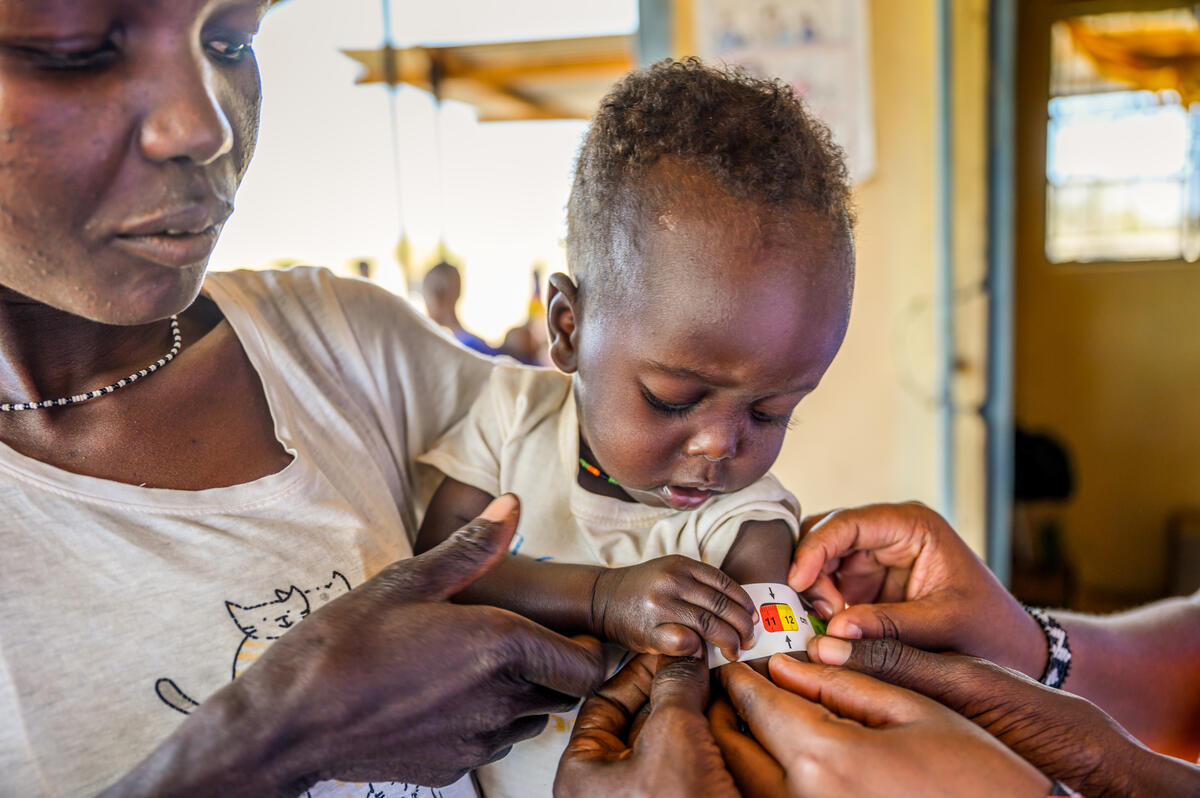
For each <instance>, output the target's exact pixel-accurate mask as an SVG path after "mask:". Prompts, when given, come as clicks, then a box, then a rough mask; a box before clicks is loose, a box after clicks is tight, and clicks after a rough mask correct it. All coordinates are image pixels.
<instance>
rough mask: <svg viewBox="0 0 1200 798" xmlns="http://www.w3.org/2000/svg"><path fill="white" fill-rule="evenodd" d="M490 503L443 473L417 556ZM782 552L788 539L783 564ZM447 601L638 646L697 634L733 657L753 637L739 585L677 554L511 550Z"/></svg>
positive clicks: (697, 642)
mask: <svg viewBox="0 0 1200 798" xmlns="http://www.w3.org/2000/svg"><path fill="white" fill-rule="evenodd" d="M491 500H492V496H490V495H489V494H488V493H486V492H485V491H482V490H479V489H478V488H474V487H472V486H470V485H466V484H464V483H462V482H458V481H457V480H454V479H450V478H447V479H446V480H445V481H444V482H443V483H442V485H441V487H439V488H438V490H437V493H435V494H434V496H433V500H432V501H431V502H430V505H429V509H428V511H427V512H426V513H425V520H424V522H423V523H422V524H421V531H420V533H419V534H418V535H417V543H416V551H417V553H418V554H419V553H421V552H424V551H427V550H428V549H430V548H432V547H433V546H435V545H437V544H438V543H440V542H441V541H442V540H444V539H445V538H446V537H448V536H449V535H450V533H452V532H453V531H454V530H456V529H459V528H460V527H462V526H463V525H465V524H466V523H468V522H470V521H471V520H472V519H474V518H475V517H476V516H478V515H479V513H480V511H482V509H483V508H484V507H486V506H487V504H488V502H490V501H491ZM738 537H739V539H740V538H741V537H742V534H739V536H738ZM752 537H753V536H752ZM789 540H790V535H789ZM790 555H791V549H790V543H789V547H788V552H787V553H785V554H784V555H783V559H782V562H783V566H782V568H783V569H784V570H785V571H786V567H787V564H788V562H789V557H790ZM454 598H455V600H456V601H459V602H462V603H472V604H490V605H492V606H496V607H503V608H505V609H508V610H512V611H513V612H517V613H519V614H521V615H524V616H525V617H526V618H529V619H531V620H534V621H537V622H538V623H540V624H543V625H545V626H549V627H550V628H552V629H556V630H558V631H560V632H563V633H566V634H572V633H577V632H585V633H588V634H594V635H598V636H600V637H603V638H605V639H608V640H613V641H615V642H618V643H620V644H622V645H624V646H626V647H627V648H630V649H633V650H634V651H640V652H646V653H660V654H675V655H688V654H695V653H697V652H699V651H701V650H703V646H702V643H701V641H702V640H703V641H707V642H709V643H712V644H713V645H715V646H717V647H718V648H720V649H722V650H723V651H728V652H729V653H732V654H735V655H736V651H737V649H738V646H739V644H743V645H749V643H750V640H751V636H752V634H753V621H752V613H753V610H754V605H753V603H752V602H751V601H750V597H749V596H747V595H746V592H745V591H744V590H742V589H741V588H740V587H739V586H738V583H737V582H736V581H734V580H732V579H730V578H729V577H728V576H726V575H725V574H724V573H722V572H721V571H719V570H717V569H716V568H713V567H712V566H709V565H705V564H704V563H701V562H697V561H695V560H692V559H689V558H687V557H682V556H670V557H659V558H657V559H655V560H650V561H649V562H645V563H640V564H638V565H633V566H630V567H627V568H603V567H600V566H593V565H570V564H566V563H558V562H538V561H536V560H531V559H529V558H528V557H522V556H510V557H505V558H503V559H502V560H501V561H500V562H499V563H498V564H497V565H496V566H495V567H494V568H493V569H492V570H491V571H489V572H488V573H487V574H486V575H485V576H484V577H483V578H481V579H479V580H477V581H476V582H474V583H473V584H471V585H470V586H469V587H467V588H466V589H464V590H463V591H462V592H460V593H459V594H458V595H456V596H455V597H454Z"/></svg>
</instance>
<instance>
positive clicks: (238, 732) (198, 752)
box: [101, 682, 289, 798]
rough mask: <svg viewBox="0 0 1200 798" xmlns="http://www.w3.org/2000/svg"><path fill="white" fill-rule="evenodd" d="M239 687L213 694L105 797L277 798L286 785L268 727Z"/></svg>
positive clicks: (274, 735) (103, 796)
mask: <svg viewBox="0 0 1200 798" xmlns="http://www.w3.org/2000/svg"><path fill="white" fill-rule="evenodd" d="M270 714H271V713H265V712H259V711H256V710H255V709H254V707H253V705H252V703H251V702H250V701H249V700H248V699H247V697H246V696H245V695H244V694H243V691H241V690H239V689H238V685H237V683H236V682H234V683H231V684H230V685H228V686H227V687H225V688H223V689H222V690H220V691H218V692H217V693H215V694H214V695H213V696H212V697H210V698H209V699H208V700H207V701H205V702H204V703H203V704H201V705H200V707H199V708H197V709H196V710H195V712H193V713H192V714H191V715H190V716H189V717H188V719H187V720H185V721H184V722H183V724H181V725H180V726H179V728H178V729H176V730H175V732H174V733H173V734H172V735H171V736H170V737H168V738H167V739H166V740H165V741H164V742H163V744H162V745H160V746H159V747H158V748H156V749H155V750H154V751H153V752H152V753H151V754H150V756H148V757H146V759H144V760H142V762H141V763H140V764H139V765H138V766H137V767H136V768H134V769H133V770H132V771H130V772H129V773H128V774H127V775H126V776H125V777H124V778H122V779H121V780H120V781H119V782H117V783H116V784H114V785H113V786H111V787H109V788H108V789H107V790H105V791H104V792H103V793H102V794H101V798H149V797H150V796H154V798H176V796H178V798H185V797H190V798H202V797H203V796H228V798H240V796H274V795H276V794H280V791H281V790H282V788H283V786H284V785H285V784H287V782H288V780H289V779H288V776H287V775H285V774H284V772H283V770H284V768H283V767H282V766H281V765H280V764H279V763H277V762H275V761H273V760H274V757H273V755H272V754H273V751H272V749H274V748H275V747H276V745H277V744H278V741H279V740H281V739H286V737H287V735H286V734H279V733H277V732H276V731H274V730H273V729H271V728H270V725H271V724H270Z"/></svg>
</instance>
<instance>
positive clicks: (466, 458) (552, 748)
mask: <svg viewBox="0 0 1200 798" xmlns="http://www.w3.org/2000/svg"><path fill="white" fill-rule="evenodd" d="M419 460H420V462H423V463H428V464H429V465H432V466H435V467H436V468H437V469H438V470H439V471H441V472H442V473H444V474H446V475H447V476H449V477H453V478H454V479H456V480H458V481H459V482H463V483H465V484H467V485H471V486H472V487H475V488H478V489H479V490H482V491H484V492H485V493H489V494H491V495H493V496H499V495H500V494H502V493H510V492H511V493H515V494H517V495H518V496H519V497H521V500H522V501H521V520H520V523H519V525H518V527H517V534H516V536H515V537H514V538H513V544H512V549H513V551H514V553H517V554H520V555H522V556H527V557H531V558H534V559H539V560H558V561H560V562H569V563H581V564H588V565H604V566H609V567H624V566H629V565H635V564H637V563H640V562H645V561H646V560H650V559H654V558H655V557H662V556H665V555H668V554H684V555H687V556H688V557H691V558H693V559H696V560H701V561H702V562H705V563H708V564H709V565H712V566H714V567H720V565H721V563H722V562H724V561H725V555H726V554H727V553H728V552H729V548H730V547H731V546H732V545H733V542H734V540H735V539H736V538H737V534H738V531H739V530H740V529H741V527H742V524H743V523H745V522H746V521H772V520H776V519H779V520H782V521H785V522H786V523H787V524H788V527H789V528H790V529H791V530H792V534H793V536H795V535H796V534H798V526H799V524H798V521H797V519H798V518H799V514H800V506H799V503H798V502H797V501H796V498H795V497H794V496H793V495H792V494H791V493H789V492H788V491H787V490H786V489H785V488H784V487H783V485H781V484H780V483H779V480H777V479H775V477H774V476H772V475H770V474H767V475H765V476H763V477H762V478H761V479H759V480H758V481H757V482H755V483H753V484H752V485H749V486H748V487H746V488H744V489H743V490H740V491H737V492H736V493H729V494H725V495H720V496H714V497H713V498H711V499H709V500H708V501H707V502H705V503H704V504H702V505H701V506H700V507H699V508H697V509H695V510H689V511H680V510H673V509H671V508H669V507H651V506H648V505H645V504H639V503H635V502H626V501H621V500H620V499H614V498H610V497H608V496H599V495H597V494H594V493H590V492H588V491H586V490H584V489H583V488H582V487H580V485H579V482H578V479H577V477H578V473H579V421H578V417H577V415H576V409H575V400H574V395H573V394H572V391H571V378H570V377H568V376H566V375H565V374H561V373H559V372H557V371H553V370H550V369H539V368H531V367H527V366H516V365H512V366H509V365H503V364H502V365H498V366H497V367H496V368H495V369H494V370H493V371H492V375H491V378H490V379H489V380H488V384H487V387H485V388H484V390H483V392H482V393H481V394H480V396H479V399H478V400H477V401H476V402H475V404H474V405H473V406H472V407H471V410H470V412H469V413H467V416H466V418H464V419H463V420H462V421H461V422H459V423H458V424H457V425H455V427H454V428H453V429H452V430H450V432H448V433H446V436H445V437H444V438H442V439H441V440H440V441H438V443H437V445H436V446H435V447H434V448H433V449H432V450H431V451H429V452H427V453H426V454H424V455H422V456H421V457H420V458H419ZM622 653H623V652H616V651H613V650H610V662H609V665H610V668H614V667H617V666H618V665H619V664H620V662H621V660H622V656H621V654H622ZM573 721H574V713H570V714H566V715H551V717H550V722H549V723H548V724H547V726H546V730H545V731H543V732H542V734H541V735H539V736H538V737H535V738H534V739H532V740H528V741H525V742H521V743H518V744H517V745H515V746H514V747H513V750H512V753H510V754H509V755H508V756H507V757H505V758H504V759H502V760H500V761H499V762H496V763H494V764H491V765H487V766H486V767H483V768H481V769H480V770H479V771H477V776H478V778H479V782H480V784H481V786H482V787H483V790H484V794H485V795H486V796H487V798H542V796H545V798H550V793H551V786H552V784H553V782H554V773H555V770H556V769H557V768H558V760H559V757H560V756H561V755H562V752H563V750H564V749H565V748H566V744H567V739H568V737H569V736H570V731H571V726H572V723H573Z"/></svg>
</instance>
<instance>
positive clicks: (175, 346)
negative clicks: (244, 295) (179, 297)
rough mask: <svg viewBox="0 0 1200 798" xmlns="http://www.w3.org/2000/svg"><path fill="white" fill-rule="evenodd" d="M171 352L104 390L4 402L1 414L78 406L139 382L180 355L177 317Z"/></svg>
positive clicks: (173, 328) (181, 338)
mask: <svg viewBox="0 0 1200 798" xmlns="http://www.w3.org/2000/svg"><path fill="white" fill-rule="evenodd" d="M171 338H172V341H173V343H172V344H171V351H170V352H167V353H166V354H165V355H163V356H162V357H160V358H159V359H158V360H156V361H154V362H153V363H151V364H150V365H149V366H146V368H144V369H139V370H138V371H135V372H133V373H132V374H130V375H129V376H128V377H125V378H124V379H120V380H117V381H116V382H114V383H113V384H112V385H105V386H104V387H103V388H97V389H95V390H94V391H88V392H87V393H77V394H75V395H74V396H64V397H62V398H61V399H43V400H41V401H40V402H4V403H0V413H11V412H13V411H14V410H45V409H46V408H49V407H65V406H66V405H77V404H79V403H80V402H88V401H91V400H92V399H95V398H96V397H97V396H103V395H104V394H106V393H112V392H113V391H115V390H117V389H119V388H124V387H125V386H126V385H129V384H130V383H134V382H137V381H138V380H140V379H141V378H142V377H145V376H146V375H147V374H151V373H153V372H155V371H158V370H159V369H160V368H162V367H163V366H165V365H167V364H168V363H170V362H171V361H172V360H174V359H175V356H176V355H178V354H179V350H180V349H182V348H183V336H182V335H181V334H180V332H179V319H178V318H177V317H175V316H172V317H171Z"/></svg>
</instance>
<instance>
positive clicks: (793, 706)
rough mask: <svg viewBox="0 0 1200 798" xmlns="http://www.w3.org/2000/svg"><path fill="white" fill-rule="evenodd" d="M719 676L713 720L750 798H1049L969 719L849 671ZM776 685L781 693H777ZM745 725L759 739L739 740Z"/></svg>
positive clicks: (1033, 773)
mask: <svg viewBox="0 0 1200 798" xmlns="http://www.w3.org/2000/svg"><path fill="white" fill-rule="evenodd" d="M769 668H770V673H771V678H772V679H774V681H775V684H771V682H770V681H768V680H767V679H765V678H763V677H762V676H760V675H758V674H757V673H755V672H754V671H753V670H752V669H750V668H749V667H748V666H746V665H745V664H743V663H733V664H731V665H726V666H725V667H723V668H721V681H722V683H723V684H724V686H725V690H726V692H727V693H728V694H729V701H730V702H732V703H728V702H725V701H723V700H722V701H718V702H716V703H714V704H713V707H712V709H711V710H710V712H709V717H710V720H711V723H712V730H713V734H714V735H715V736H716V739H717V744H718V745H719V746H720V747H721V753H722V755H723V756H724V759H725V762H726V764H727V765H728V767H729V769H730V771H731V772H732V773H733V776H734V779H735V780H736V782H737V785H738V787H739V789H741V791H742V793H743V795H746V796H753V797H754V798H768V797H772V798H773V797H774V796H792V798H803V797H804V796H826V795H853V796H857V797H858V798H872V796H888V797H889V798H891V796H897V795H901V796H904V795H921V796H946V798H959V796H964V795H990V796H1004V797H1005V798H1010V797H1011V798H1045V796H1046V794H1047V792H1048V788H1049V787H1050V780H1049V779H1048V778H1046V777H1045V776H1043V775H1042V774H1041V773H1038V771H1037V770H1036V769H1035V768H1034V767H1033V766H1032V765H1030V764H1029V763H1028V762H1025V761H1024V760H1022V759H1021V758H1020V757H1019V756H1017V755H1016V754H1014V753H1013V752H1012V751H1010V750H1008V749H1007V748H1005V747H1004V746H1003V745H1001V744H1000V743H998V742H997V741H996V740H995V739H993V738H992V737H990V736H988V735H987V734H986V733H984V732H983V731H982V730H981V729H979V728H978V727H977V726H975V725H973V724H972V723H971V722H970V721H968V720H966V719H965V718H963V717H961V716H959V715H957V714H955V713H954V712H951V711H950V710H949V709H947V708H946V707H943V706H941V705H940V704H937V703H936V702H934V701H931V700H929V699H928V698H925V697H923V696H919V695H917V694H916V693H912V692H909V691H908V690H904V689H901V688H899V687H895V686H893V685H890V684H886V683H884V682H880V681H877V680H875V679H872V678H870V677H868V676H864V675H863V674H861V673H854V672H853V671H848V670H846V669H844V668H835V667H829V666H824V665H813V664H810V663H805V662H797V661H796V660H793V659H791V658H789V657H785V656H783V655H780V654H776V655H775V656H773V657H772V658H771V660H770V663H769ZM776 685H778V686H776ZM739 716H740V717H741V718H742V719H744V721H745V722H746V723H747V724H748V725H749V729H750V732H751V734H752V735H753V736H749V735H746V734H744V733H742V732H741V731H740V730H739V724H738V718H739Z"/></svg>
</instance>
